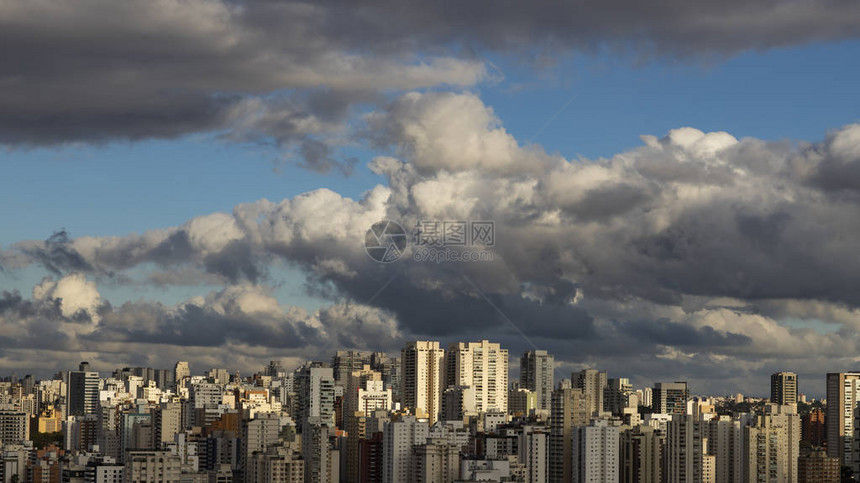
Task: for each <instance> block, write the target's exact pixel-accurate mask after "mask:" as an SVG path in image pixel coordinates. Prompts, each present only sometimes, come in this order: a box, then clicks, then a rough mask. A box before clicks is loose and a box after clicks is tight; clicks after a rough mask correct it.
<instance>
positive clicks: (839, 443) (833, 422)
mask: <svg viewBox="0 0 860 483" xmlns="http://www.w3.org/2000/svg"><path fill="white" fill-rule="evenodd" d="M858 404H860V372H835V373H829V374H827V418H826V421H827V454H828V455H829V456H831V457H834V458H839V461H841V462H842V465H843V466H850V467H851V468H852V470H853V471H854V474H860V434H858V433H860V427H858V424H857V422H856V421H857V419H856V416H855V414H856V410H857V405H858Z"/></svg>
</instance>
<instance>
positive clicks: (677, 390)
mask: <svg viewBox="0 0 860 483" xmlns="http://www.w3.org/2000/svg"><path fill="white" fill-rule="evenodd" d="M689 397H690V393H689V391H688V389H687V383H686V382H658V383H656V384H654V389H653V391H652V392H651V398H652V399H651V400H652V403H651V409H652V410H653V411H654V412H655V413H658V414H684V413H685V412H686V408H687V398H689Z"/></svg>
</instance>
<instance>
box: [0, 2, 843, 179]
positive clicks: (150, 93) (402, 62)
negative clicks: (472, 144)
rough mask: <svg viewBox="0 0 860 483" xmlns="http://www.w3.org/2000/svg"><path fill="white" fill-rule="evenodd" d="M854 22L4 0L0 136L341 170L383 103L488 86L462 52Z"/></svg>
mask: <svg viewBox="0 0 860 483" xmlns="http://www.w3.org/2000/svg"><path fill="white" fill-rule="evenodd" d="M859 18H860V6H857V5H856V4H854V3H851V2H844V1H840V0H826V1H817V2H799V1H791V2H784V1H775V0H756V1H737V0H732V1H730V2H721V3H720V4H719V5H713V4H709V3H706V2H684V1H677V0H665V1H657V2H637V1H630V0H615V1H611V2H599V3H595V2H585V3H583V2H574V3H558V2H550V1H544V0H541V1H536V2H529V3H527V4H524V3H522V2H511V1H503V2H498V1H493V2H490V1H486V0H476V1H471V2H469V3H468V4H463V3H462V2H449V1H442V2H429V3H428V2H422V1H415V0H407V1H397V2H391V1H388V0H373V1H367V2H360V3H355V2H349V1H343V0H337V1H323V2H312V3H306V2H291V1H264V0H244V1H227V0H157V1H149V0H131V1H126V2H119V3H118V2H113V1H110V0H82V1H76V2H68V1H61V2H53V1H48V0H34V1H7V2H2V4H0V46H2V47H0V50H2V52H3V54H4V55H3V58H4V62H3V63H2V65H0V83H2V84H0V85H2V89H0V144H4V145H7V146H13V147H21V146H24V147H27V146H45V145H56V144H60V143H68V142H93V143H98V142H105V141H111V140H139V139H149V138H175V137H178V136H182V135H186V134H189V133H199V132H213V133H217V134H218V135H219V136H220V137H221V138H222V139H225V140H228V141H233V142H251V143H258V142H261V143H265V144H272V145H274V146H276V147H277V148H278V149H279V153H280V154H279V155H280V156H284V157H286V158H288V159H299V160H300V161H299V163H300V165H302V166H304V167H306V168H309V169H312V170H315V171H319V172H327V171H331V170H340V171H342V172H346V173H348V172H349V171H350V169H351V167H352V165H353V164H354V163H355V160H353V159H350V158H348V157H347V158H344V157H343V156H341V155H339V154H338V153H337V152H336V149H334V148H333V146H337V145H339V144H343V143H346V142H348V141H347V140H346V139H345V138H347V137H348V133H347V132H346V127H347V125H348V122H347V121H348V119H349V118H350V114H352V113H354V112H356V110H360V109H361V106H364V105H367V104H370V105H379V104H380V103H382V102H385V100H386V99H389V98H390V96H391V95H392V94H393V93H398V92H404V91H409V90H414V89H421V88H430V87H438V86H454V87H469V86H473V85H475V84H477V83H479V82H481V81H485V80H488V79H493V78H498V77H499V76H498V74H497V73H494V69H493V67H492V66H491V65H488V64H487V63H485V62H484V61H482V60H478V59H476V58H475V55H474V52H476V51H487V50H489V51H495V52H498V53H501V54H502V55H512V56H517V57H521V58H525V59H528V60H529V61H536V62H537V63H538V64H540V63H542V60H541V59H546V58H549V57H551V56H552V55H551V54H553V55H554V54H557V53H567V52H595V51H599V50H601V49H607V48H608V49H612V50H620V51H627V52H632V53H633V54H634V55H637V56H639V57H643V58H648V57H651V56H675V57H681V58H688V59H700V58H709V57H724V56H729V55H732V54H735V53H738V52H742V51H747V50H764V49H770V48H775V47H783V46H788V45H796V44H803V43H809V42H815V41H827V40H841V39H850V38H856V37H857V36H858V34H860V21H858V20H857V19H859ZM104 19H109V20H104ZM487 162H491V161H487ZM492 162H499V163H502V162H505V161H504V160H499V161H492Z"/></svg>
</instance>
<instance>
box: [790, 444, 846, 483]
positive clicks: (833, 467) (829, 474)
mask: <svg viewBox="0 0 860 483" xmlns="http://www.w3.org/2000/svg"><path fill="white" fill-rule="evenodd" d="M841 469H842V468H841V465H840V464H839V458H831V457H830V456H827V453H826V452H825V451H824V450H821V449H814V450H812V451H810V452H809V454H806V455H802V456H801V457H800V458H798V459H797V481H798V483H839V482H840V481H842V479H841V472H840V471H841Z"/></svg>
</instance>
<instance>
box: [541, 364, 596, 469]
mask: <svg viewBox="0 0 860 483" xmlns="http://www.w3.org/2000/svg"><path fill="white" fill-rule="evenodd" d="M551 408H552V410H551V412H550V434H549V456H548V462H547V463H548V476H549V481H550V482H551V483H561V482H564V483H567V482H569V481H570V480H571V478H572V477H573V474H572V470H571V454H572V453H571V451H572V450H571V441H572V438H573V428H574V427H575V426H585V425H587V424H588V421H589V420H590V416H591V415H590V413H589V412H588V408H589V405H588V401H587V400H586V397H585V395H584V394H583V392H582V389H579V388H573V387H571V384H570V381H569V380H567V379H565V380H563V381H561V382H559V384H558V389H556V390H555V391H553V392H552V405H551Z"/></svg>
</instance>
